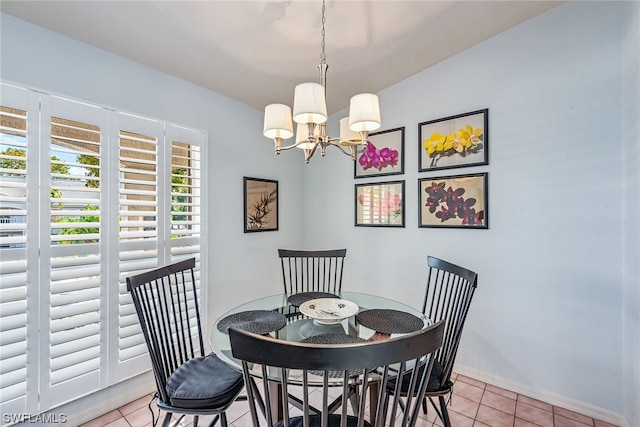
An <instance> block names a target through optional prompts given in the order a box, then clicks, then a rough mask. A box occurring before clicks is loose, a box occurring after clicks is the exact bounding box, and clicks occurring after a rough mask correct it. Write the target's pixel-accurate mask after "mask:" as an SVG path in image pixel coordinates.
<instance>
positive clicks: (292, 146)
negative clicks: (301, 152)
mask: <svg viewBox="0 0 640 427" xmlns="http://www.w3.org/2000/svg"><path fill="white" fill-rule="evenodd" d="M308 143H309V141H306V140H305V141H300V142H296V143H295V144H291V145H287V146H285V147H280V148H278V150H280V151H284V150H291V149H292V148H296V147H298V146H300V145H301V144H308Z"/></svg>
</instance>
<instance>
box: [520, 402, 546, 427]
mask: <svg viewBox="0 0 640 427" xmlns="http://www.w3.org/2000/svg"><path fill="white" fill-rule="evenodd" d="M516 418H521V419H522V420H525V421H529V422H531V423H534V424H536V425H538V426H542V427H553V413H552V412H549V411H545V410H544V409H540V408H537V407H535V406H532V405H529V404H527V403H523V402H521V401H518V404H517V405H516Z"/></svg>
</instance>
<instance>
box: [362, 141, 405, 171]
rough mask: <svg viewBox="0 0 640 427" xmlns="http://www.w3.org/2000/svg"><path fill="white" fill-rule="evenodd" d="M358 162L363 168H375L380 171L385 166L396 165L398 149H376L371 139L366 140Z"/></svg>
mask: <svg viewBox="0 0 640 427" xmlns="http://www.w3.org/2000/svg"><path fill="white" fill-rule="evenodd" d="M358 163H360V166H362V169H364V170H367V169H369V168H376V169H378V170H379V171H380V170H382V169H383V168H385V167H387V166H396V165H397V164H398V150H393V149H390V148H388V147H385V148H381V149H378V148H377V147H376V146H375V145H373V143H372V142H371V141H368V142H367V147H366V148H365V149H364V150H363V151H362V155H361V156H360V158H359V159H358Z"/></svg>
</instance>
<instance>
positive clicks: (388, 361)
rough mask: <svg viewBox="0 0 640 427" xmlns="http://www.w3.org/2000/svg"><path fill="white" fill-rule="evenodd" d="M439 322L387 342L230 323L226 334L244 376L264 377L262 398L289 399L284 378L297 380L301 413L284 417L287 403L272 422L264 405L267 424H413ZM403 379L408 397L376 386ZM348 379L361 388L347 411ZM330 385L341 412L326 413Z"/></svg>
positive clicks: (251, 400) (303, 426)
mask: <svg viewBox="0 0 640 427" xmlns="http://www.w3.org/2000/svg"><path fill="white" fill-rule="evenodd" d="M444 326H445V325H444V322H438V323H436V324H434V325H431V326H429V327H427V328H424V329H421V330H419V331H416V332H413V333H410V334H407V335H402V336H399V337H395V338H390V339H388V340H383V341H365V342H359V343H349V344H317V343H300V342H293V341H285V340H279V339H275V338H272V337H269V336H263V335H257V334H253V333H251V332H247V331H243V330H241V329H238V328H235V327H232V328H230V330H229V338H230V340H231V351H232V353H233V356H234V357H235V358H237V359H239V360H241V361H242V370H243V373H244V377H245V381H247V380H248V379H249V378H251V376H252V375H258V376H261V377H262V378H263V390H262V393H263V394H264V396H265V398H266V401H272V399H277V400H279V401H284V402H287V396H288V387H289V385H290V382H294V383H296V384H301V393H300V394H299V396H300V398H301V401H302V415H299V416H293V417H292V416H290V413H289V408H288V405H287V404H285V405H282V406H283V407H282V418H281V419H277V417H276V416H275V414H274V411H273V410H270V409H269V410H267V411H266V415H265V416H266V421H267V424H268V425H270V426H277V427H281V426H291V427H299V426H300V427H310V426H314V427H316V426H317V427H329V426H342V427H345V426H349V427H355V426H362V425H365V426H374V427H382V426H403V427H404V426H407V427H411V426H414V425H415V424H416V421H417V420H418V418H419V417H420V416H421V412H420V408H421V401H422V399H423V395H424V392H425V391H426V386H427V381H428V379H429V373H430V372H431V368H432V364H433V357H432V356H431V355H432V354H433V353H434V352H435V351H436V350H437V349H438V348H440V346H441V345H442V339H443V334H444ZM417 365H420V366H424V369H412V367H414V366H417ZM405 374H406V375H405ZM407 375H408V377H407ZM266 378H270V379H271V380H269V381H267V380H265V379H266ZM406 378H410V379H409V382H408V390H410V391H411V393H410V395H409V397H408V398H407V399H406V401H401V399H400V398H399V396H397V395H395V396H394V395H390V394H388V393H385V391H384V387H380V384H386V383H394V384H398V386H399V383H400V382H401V381H403V379H406ZM314 379H315V380H317V382H315V381H313V380H314ZM270 381H276V382H277V383H278V384H279V385H280V393H281V394H280V395H279V396H273V395H272V394H273V388H272V387H270V386H269V384H268V383H269V382H270ZM336 381H337V384H336ZM354 382H359V383H360V390H361V393H360V394H359V397H358V405H357V407H356V408H355V411H352V412H351V413H349V411H348V408H349V405H347V399H348V397H347V396H348V389H349V387H350V386H351V385H352V384H353V383H354ZM312 383H313V384H314V386H311V384H312ZM318 384H320V385H318ZM336 387H337V388H338V390H341V391H340V392H341V393H342V396H343V398H342V399H343V401H342V405H341V408H342V409H341V412H340V413H331V411H330V410H329V409H328V405H329V403H330V400H331V398H330V389H332V388H336ZM372 390H373V391H374V393H373V394H372V393H371V391H372ZM367 391H369V393H367ZM247 392H248V399H249V407H250V413H251V417H252V421H253V425H254V426H258V425H260V424H259V422H260V419H259V413H258V410H257V407H256V405H255V403H254V397H255V396H254V395H253V393H254V390H253V389H252V388H248V389H247ZM367 395H368V396H369V399H367ZM368 404H370V405H375V407H376V408H377V409H376V410H375V412H374V415H373V416H371V415H370V411H367V410H366V406H367V405H368ZM269 406H270V405H267V408H269ZM401 406H402V408H404V410H403V411H401V410H400V408H401Z"/></svg>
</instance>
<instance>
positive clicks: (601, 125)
mask: <svg viewBox="0 0 640 427" xmlns="http://www.w3.org/2000/svg"><path fill="white" fill-rule="evenodd" d="M622 19H623V13H622V4H621V3H611V2H569V3H566V4H563V5H561V6H559V7H557V8H555V9H553V10H551V11H549V12H547V13H545V14H544V15H541V16H539V17H537V18H535V19H533V20H531V21H529V22H526V23H524V24H522V25H519V26H517V27H515V28H512V29H511V30H509V31H507V32H504V33H502V34H500V35H498V36H496V37H493V38H492V39H490V40H488V41H486V42H484V43H481V44H479V45H477V46H475V47H473V48H471V49H469V50H467V51H465V52H463V53H461V54H459V55H457V56H455V57H453V58H451V59H449V60H447V61H445V62H443V63H441V64H438V65H436V66H433V67H431V68H429V69H427V70H425V71H423V72H421V73H419V74H417V75H415V76H413V77H411V78H409V79H407V80H405V81H403V82H400V83H398V84H396V85H394V86H393V87H391V88H389V89H387V90H384V91H382V92H381V93H379V95H380V102H381V108H382V119H383V122H384V125H383V129H391V128H395V127H398V126H405V127H406V140H405V153H406V159H405V174H404V175H403V176H391V177H388V178H387V179H388V180H396V179H405V180H406V192H407V193H406V228H405V229H386V228H369V227H362V228H360V227H354V226H353V209H354V207H353V205H354V201H353V192H354V189H353V184H354V183H356V182H367V181H371V182H375V181H379V180H381V179H380V178H371V179H367V180H363V179H358V180H354V179H353V170H352V165H351V164H350V162H348V161H346V159H344V158H343V156H338V155H335V156H332V157H331V158H329V157H327V158H325V159H322V160H321V159H318V160H317V161H315V160H314V161H315V162H316V164H314V165H312V166H313V167H312V168H310V170H309V171H308V178H307V184H306V189H307V191H306V197H307V199H306V201H305V207H306V209H307V215H310V217H311V219H312V221H310V222H308V223H305V228H306V230H307V231H306V234H307V237H306V238H307V245H308V246H309V247H333V246H346V247H348V258H349V262H348V264H347V267H346V268H347V271H346V281H345V284H344V285H345V287H346V288H348V289H354V290H362V291H372V292H374V293H379V294H384V295H387V296H391V297H395V298H396V299H398V300H401V301H403V302H406V303H408V304H411V305H413V306H415V307H420V304H421V302H422V292H423V289H424V282H425V278H426V256H427V255H428V254H430V255H434V256H438V257H441V258H444V259H447V260H450V261H452V262H454V263H459V264H461V265H464V266H466V267H469V268H471V269H473V270H475V271H477V272H478V274H479V284H478V291H477V293H476V296H475V300H474V302H473V304H472V307H471V312H470V315H469V319H468V322H467V326H466V330H465V333H464V336H463V340H462V345H461V349H460V353H459V357H458V362H459V363H458V368H459V369H461V370H464V371H465V372H468V373H475V374H478V375H482V376H483V378H488V379H492V380H493V381H495V382H500V383H502V384H505V385H509V386H511V387H513V388H517V389H518V390H520V391H528V392H530V393H532V394H534V395H535V396H538V397H540V398H544V399H547V400H554V399H555V400H554V402H556V403H557V402H559V401H562V402H564V403H566V404H567V405H568V406H571V407H573V408H575V409H581V410H582V411H583V412H584V411H585V410H586V411H588V412H590V413H593V414H594V415H596V416H600V417H601V418H607V417H613V418H616V414H622V412H623V395H622V389H621V384H622V379H623V373H622V367H623V363H622V352H621V349H622V345H623V336H622V330H621V325H622V316H621V312H622V277H621V272H622V262H621V256H622V244H621V242H622V228H621V223H622V203H623V199H622V197H623V193H622V174H621V170H622V155H621V153H622V144H621V123H622V122H621V105H620V103H621V40H622V32H621V29H620V27H621V23H622ZM424 49H425V50H428V49H429V46H425V48H424ZM363 79H366V76H363ZM328 83H329V88H328V90H331V80H329V82H328ZM481 108H489V156H490V164H489V165H488V166H481V167H473V168H464V169H454V170H450V171H442V172H441V173H429V174H428V173H422V174H418V173H417V169H418V160H417V159H418V141H417V138H418V129H417V128H418V123H420V122H422V121H426V120H431V119H437V118H441V117H446V116H449V115H453V114H457V113H464V112H468V111H473V110H477V109H481ZM340 116H341V115H340V114H336V118H334V120H333V121H336V120H337V118H338V117H340ZM630 120H631V119H630ZM633 120H635V123H637V116H635V119H633ZM635 167H636V168H637V163H636V165H635ZM479 171H488V172H489V227H490V229H489V230H457V229H418V228H417V216H418V202H417V195H418V188H417V179H418V178H419V177H426V176H440V175H447V174H456V173H469V172H479ZM635 191H636V193H637V188H636V189H635ZM314 215H315V216H314ZM636 220H637V218H636ZM636 310H637V309H636ZM636 314H637V312H636ZM635 333H636V334H637V329H636V330H635ZM636 351H637V350H636ZM636 396H637V394H636ZM609 419H612V418H609Z"/></svg>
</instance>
